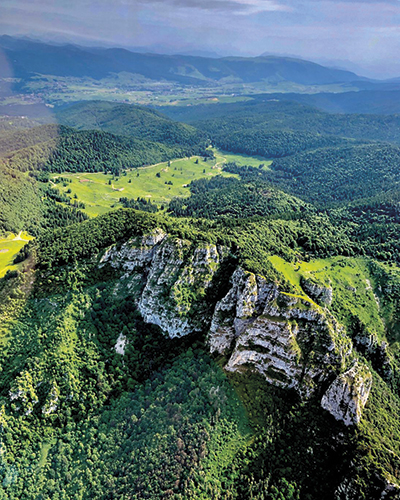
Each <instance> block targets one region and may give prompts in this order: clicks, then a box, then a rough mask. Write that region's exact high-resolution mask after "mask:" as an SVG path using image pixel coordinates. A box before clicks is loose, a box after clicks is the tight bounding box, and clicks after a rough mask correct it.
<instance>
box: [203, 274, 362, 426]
mask: <svg viewBox="0 0 400 500" xmlns="http://www.w3.org/2000/svg"><path fill="white" fill-rule="evenodd" d="M208 343H209V346H210V350H211V352H218V353H220V354H225V355H228V354H229V355H230V356H229V359H228V362H227V364H226V366H225V369H226V370H227V371H232V372H234V371H236V372H243V371H246V370H251V371H255V372H258V373H260V374H261V375H263V376H264V377H265V379H266V380H267V381H268V382H269V383H272V384H274V385H277V386H280V387H287V388H293V389H295V390H297V391H298V392H299V394H300V395H301V396H303V397H308V396H310V395H311V394H312V393H314V392H316V391H318V390H320V388H321V385H322V383H323V382H327V381H328V380H329V379H332V377H335V376H336V377H337V378H336V379H335V381H334V382H333V384H332V385H331V386H330V392H329V393H328V394H327V395H326V396H324V399H323V401H324V408H325V409H327V410H328V411H330V412H331V413H332V414H333V415H334V416H335V417H336V418H338V416H340V415H342V413H343V415H342V417H343V418H340V419H341V420H344V421H345V423H346V424H348V422H350V423H353V424H357V423H358V422H359V418H360V416H361V411H362V408H363V407H364V405H365V402H366V400H367V398H368V394H369V389H370V387H371V381H372V378H371V374H370V373H369V371H368V369H367V368H366V367H363V370H362V371H361V368H360V369H359V370H358V371H357V372H354V370H355V369H354V368H353V369H352V370H353V371H351V370H348V371H347V372H345V373H344V374H343V375H339V376H337V374H339V373H340V372H342V371H343V370H345V369H346V366H347V365H348V363H349V362H350V360H351V359H355V354H354V353H353V352H352V345H351V341H350V339H348V338H347V337H346V336H345V335H344V331H343V328H342V327H341V326H340V325H339V324H338V323H337V321H336V320H335V319H334V318H333V317H332V316H331V315H330V314H329V313H328V312H326V311H324V310H323V309H321V308H320V307H318V306H317V305H316V304H315V303H313V302H312V301H310V300H307V299H305V298H303V297H298V296H295V295H291V294H287V293H284V292H282V291H280V290H279V289H278V288H277V287H276V286H275V285H273V284H270V283H267V282H266V281H265V280H264V279H263V278H262V277H260V276H255V275H254V274H252V273H246V272H244V271H243V270H241V269H238V270H236V271H235V273H234V275H233V277H232V288H231V289H230V290H229V292H228V294H227V295H226V296H225V297H224V298H223V299H222V300H221V301H220V302H218V303H217V305H216V307H215V313H214V317H213V320H212V323H211V328H210V333H209V338H208ZM357 366H358V365H357ZM361 373H362V374H363V377H361ZM352 377H353V378H352ZM344 381H345V382H346V383H344ZM362 381H363V383H361V382H362ZM343 384H344V385H345V387H347V386H348V387H349V389H348V392H349V395H347V393H346V390H345V389H343V390H342V391H341V392H340V391H339V388H341V387H342V386H343ZM346 384H347V385H346ZM339 392H340V393H339ZM350 397H351V400H352V401H354V407H353V406H351V404H350V402H349V398H350ZM328 402H329V404H328ZM340 408H346V410H343V412H342V413H341V411H340ZM348 425H349V424H348Z"/></svg>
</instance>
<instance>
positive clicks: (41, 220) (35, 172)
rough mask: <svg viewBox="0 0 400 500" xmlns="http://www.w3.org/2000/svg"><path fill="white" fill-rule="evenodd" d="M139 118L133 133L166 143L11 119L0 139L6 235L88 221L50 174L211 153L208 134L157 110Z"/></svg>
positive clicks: (0, 206) (0, 205) (0, 218)
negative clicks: (208, 148) (208, 145)
mask: <svg viewBox="0 0 400 500" xmlns="http://www.w3.org/2000/svg"><path fill="white" fill-rule="evenodd" d="M99 108H100V113H101V110H102V109H103V107H102V105H101V104H100V105H98V104H97V103H95V105H91V106H89V110H91V111H92V112H93V113H94V110H95V109H99ZM78 109H79V110H80V111H82V112H83V110H84V109H87V108H85V106H78ZM113 109H114V108H112V107H111V110H113ZM88 112H89V111H88ZM114 112H115V110H114ZM143 115H145V116H146V115H149V119H148V120H147V121H146V120H143V119H141V118H140V117H142V116H143ZM153 115H154V116H155V118H154V119H153V118H152V117H153ZM133 116H135V117H137V118H138V120H139V122H140V123H141V127H142V128H141V129H140V131H138V132H137V131H136V129H137V128H139V127H136V125H137V123H138V121H136V122H134V121H129V116H128V118H127V120H128V123H130V124H131V127H132V135H135V134H136V135H138V136H146V137H153V136H156V138H157V139H159V140H163V141H164V143H162V142H155V141H151V140H148V139H138V138H136V137H129V136H118V135H114V134H110V133H107V132H103V131H101V130H79V131H78V130H75V129H72V128H70V127H65V126H59V125H55V124H49V125H40V126H34V125H35V123H32V122H28V123H27V122H25V121H23V120H22V119H15V120H14V119H13V120H11V121H10V125H9V126H8V127H7V130H5V131H4V133H2V134H1V137H0V176H1V184H2V192H1V193H0V198H1V199H0V214H1V215H0V232H1V233H4V232H7V231H11V232H19V231H20V230H22V229H24V230H27V231H28V232H30V233H32V234H35V235H36V234H37V233H38V232H40V230H41V228H44V227H49V226H52V225H58V224H61V225H65V224H66V223H68V222H75V221H77V220H83V219H84V218H86V216H85V215H84V214H82V213H80V212H79V214H78V213H77V211H76V209H77V208H84V204H82V203H81V202H79V201H78V200H77V199H74V200H72V199H70V198H69V197H68V196H66V195H65V194H64V193H61V192H59V190H58V189H57V188H56V186H55V185H54V183H53V182H49V179H48V174H49V173H51V172H59V173H62V172H105V173H107V172H108V173H112V174H116V175H119V174H120V172H122V171H123V170H126V169H130V168H137V167H141V166H144V165H152V164H157V163H160V162H165V161H168V160H171V159H175V158H182V157H186V156H191V155H193V154H204V155H208V154H209V153H208V152H206V151H205V144H206V143H205V141H204V139H203V136H202V135H201V134H199V133H197V132H196V131H195V130H194V129H192V128H191V127H187V126H185V125H182V126H180V125H179V124H176V125H175V124H174V123H173V122H170V121H169V120H167V119H163V118H161V117H160V118H158V116H157V114H155V113H152V112H148V113H146V112H138V113H136V114H135V112H133ZM20 123H23V125H27V124H28V125H29V127H26V128H15V126H14V124H15V125H17V126H18V125H19V124H20ZM121 123H122V124H123V123H124V122H123V121H121ZM169 123H171V127H170V126H169ZM165 124H166V125H165ZM4 128H5V127H4ZM82 128H84V127H82ZM111 128H113V127H111ZM114 128H118V129H119V130H121V128H122V129H123V126H122V125H120V126H119V127H117V125H116V124H115V122H114ZM38 180H39V181H41V182H38ZM60 202H62V203H63V205H62V204H60ZM65 205H67V206H65ZM46 217H47V218H48V221H47V222H46Z"/></svg>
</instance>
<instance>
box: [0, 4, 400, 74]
mask: <svg viewBox="0 0 400 500" xmlns="http://www.w3.org/2000/svg"><path fill="white" fill-rule="evenodd" d="M0 34H9V35H27V36H34V37H38V38H42V39H50V40H58V41H61V42H62V41H70V42H76V43H83V44H88V45H107V46H120V47H121V46H122V47H127V48H131V49H135V48H137V47H146V48H148V49H150V50H152V51H155V52H163V53H177V52H179V53H199V51H201V52H204V53H205V54H207V53H215V54H219V55H222V56H226V55H243V56H257V55H260V54H263V53H268V54H277V55H292V56H297V57H301V58H304V59H310V60H313V61H316V62H320V63H323V64H327V65H330V66H336V67H342V68H345V69H352V70H354V71H355V72H357V73H359V74H362V75H365V76H370V77H374V78H390V77H399V76H400V57H399V55H400V0H296V1H294V0H112V1H110V0H96V1H90V0H1V1H0Z"/></svg>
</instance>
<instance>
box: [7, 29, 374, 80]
mask: <svg viewBox="0 0 400 500" xmlns="http://www.w3.org/2000/svg"><path fill="white" fill-rule="evenodd" d="M0 49H1V50H2V51H3V53H4V55H5V57H6V60H7V61H8V64H9V67H8V68H7V67H6V65H4V64H3V65H2V67H0V77H8V76H15V77H22V78H29V77H30V76H33V75H34V74H44V75H55V76H74V77H91V78H94V79H101V78H104V77H106V76H107V75H109V74H110V73H119V72H122V71H125V72H130V73H135V74H140V75H143V76H145V77H146V78H150V79H153V80H169V81H173V82H179V83H183V84H200V83H202V84H206V83H207V82H209V83H216V82H221V83H229V82H232V83H233V82H237V83H253V82H262V81H264V82H270V83H280V82H285V81H288V82H293V83H297V84H302V85H329V84H338V83H342V84H343V83H345V84H346V83H352V82H367V81H368V79H367V78H363V77H360V76H358V75H356V74H355V73H352V72H350V71H345V70H340V69H333V68H328V67H324V66H321V65H319V64H316V63H313V62H310V61H305V60H301V59H295V58H290V57H277V56H260V57H222V58H213V57H198V56H192V55H161V54H150V53H149V54H143V53H138V52H131V51H129V50H126V49H121V48H113V49H106V48H88V47H82V46H78V45H52V44H49V43H43V42H38V41H33V40H29V39H18V38H14V37H10V36H7V35H5V36H1V37H0Z"/></svg>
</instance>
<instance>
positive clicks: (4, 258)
mask: <svg viewBox="0 0 400 500" xmlns="http://www.w3.org/2000/svg"><path fill="white" fill-rule="evenodd" d="M32 239H33V237H32V236H29V234H28V233H24V232H21V233H19V234H18V235H16V234H10V235H9V236H7V238H3V239H0V278H2V277H3V276H4V275H5V274H6V272H7V271H9V270H10V271H13V270H16V269H18V268H19V267H20V266H21V264H13V260H14V258H15V256H16V255H17V253H18V252H19V251H20V250H21V248H22V247H24V246H25V245H26V243H27V242H28V241H30V240H32Z"/></svg>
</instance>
